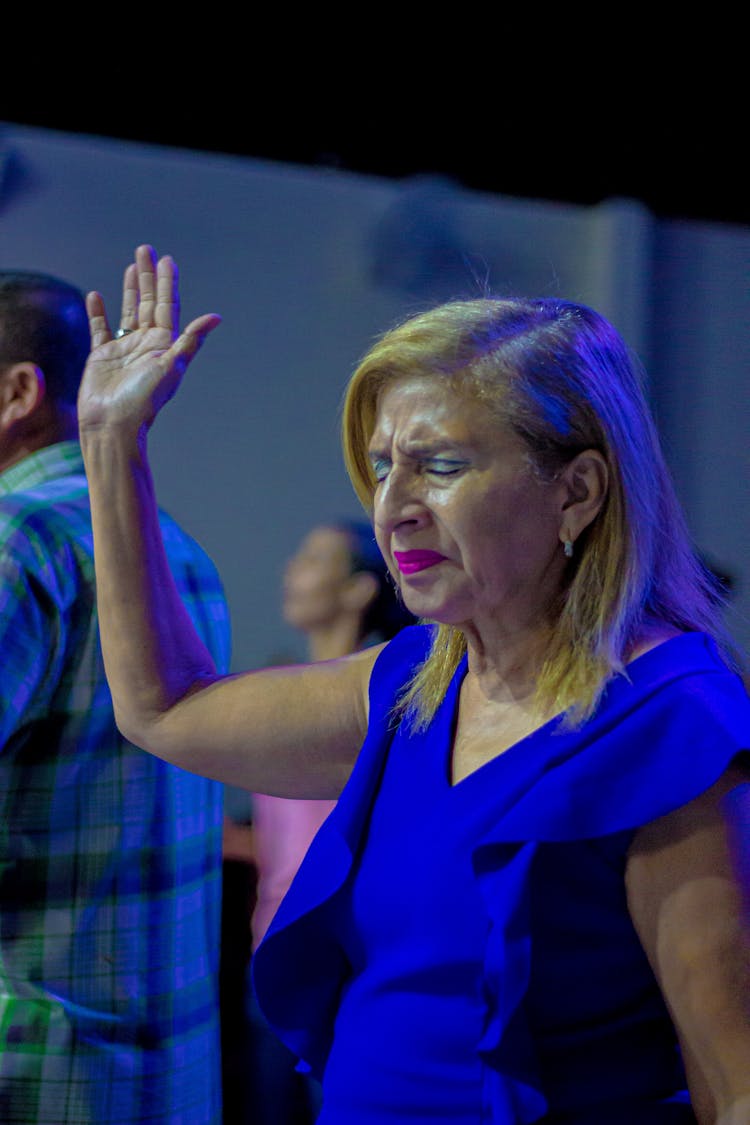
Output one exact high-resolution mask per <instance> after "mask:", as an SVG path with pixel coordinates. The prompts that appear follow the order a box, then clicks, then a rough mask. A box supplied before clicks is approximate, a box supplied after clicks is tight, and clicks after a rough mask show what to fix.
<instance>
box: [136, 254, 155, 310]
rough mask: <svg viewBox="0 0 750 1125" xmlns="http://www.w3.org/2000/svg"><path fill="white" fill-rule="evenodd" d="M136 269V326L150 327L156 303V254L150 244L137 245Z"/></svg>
mask: <svg viewBox="0 0 750 1125" xmlns="http://www.w3.org/2000/svg"><path fill="white" fill-rule="evenodd" d="M135 264H136V267H137V269H138V290H139V297H140V301H139V304H138V327H139V328H151V326H152V325H153V323H154V307H155V305H156V254H155V253H154V249H153V247H152V246H148V245H144V246H139V247H138V249H137V250H136V252H135Z"/></svg>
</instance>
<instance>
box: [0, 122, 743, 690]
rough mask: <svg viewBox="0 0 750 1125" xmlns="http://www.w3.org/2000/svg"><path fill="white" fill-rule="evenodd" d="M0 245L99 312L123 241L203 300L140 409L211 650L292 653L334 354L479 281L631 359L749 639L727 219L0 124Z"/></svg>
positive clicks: (193, 303)
mask: <svg viewBox="0 0 750 1125" xmlns="http://www.w3.org/2000/svg"><path fill="white" fill-rule="evenodd" d="M0 177H2V178H0V266H2V268H14V267H16V268H25V269H41V270H45V271H47V272H51V273H54V274H58V275H60V276H62V277H66V278H68V279H69V280H71V281H73V282H74V283H76V284H77V285H79V286H81V288H83V289H92V288H95V289H99V290H101V291H102V292H103V293H104V295H105V297H106V299H107V302H108V304H109V306H110V308H111V310H112V313H113V319H114V320H116V319H117V316H118V313H119V310H118V301H119V296H118V294H119V283H120V277H121V272H122V268H123V266H124V265H125V264H126V263H127V261H128V260H129V258H130V255H131V254H132V250H133V248H134V247H135V246H136V245H137V244H138V243H140V242H152V243H153V244H154V245H155V246H156V248H157V250H158V251H159V252H160V253H165V252H169V253H171V254H173V255H174V257H175V258H176V260H177V261H178V263H179V265H180V268H181V272H182V279H183V285H182V291H183V312H184V319H189V318H190V317H192V316H194V315H197V314H198V313H200V312H207V311H216V312H219V313H221V314H222V316H223V317H224V323H223V324H222V326H221V328H220V329H219V330H218V331H217V333H215V335H214V336H212V338H211V339H210V340H209V341H208V342H207V344H206V346H205V348H204V349H203V351H202V352H201V354H200V355H199V357H198V358H197V360H196V361H195V363H194V365H193V367H192V368H191V369H190V371H189V372H188V375H187V377H186V382H185V385H184V386H183V388H182V389H181V391H180V393H179V395H178V396H177V398H176V399H175V400H174V401H173V402H172V403H170V405H169V407H168V408H167V409H166V410H165V412H164V414H163V415H162V416H161V417H160V419H159V420H158V422H157V424H156V427H155V429H154V432H153V435H152V440H151V449H152V460H153V465H154V471H155V475H156V479H157V489H158V493H159V496H160V499H161V501H162V503H163V504H164V506H165V507H167V508H168V509H169V510H170V511H171V512H172V513H173V514H174V515H175V516H176V517H177V518H178V519H179V520H180V521H181V522H182V523H183V524H184V525H185V526H186V527H187V528H188V529H189V530H190V531H191V532H192V533H193V534H194V535H195V536H196V537H197V538H198V539H199V540H200V541H201V542H202V543H203V545H204V546H205V547H206V548H207V550H208V551H209V553H210V554H211V555H212V556H213V558H214V559H215V561H216V563H217V565H218V567H219V569H220V571H221V573H222V576H223V578H224V581H225V585H226V588H227V593H228V596H229V600H230V605H231V609H232V615H233V620H234V634H235V644H234V652H235V667H237V668H242V667H250V666H256V665H259V664H263V663H265V662H267V661H268V660H269V659H272V658H275V657H277V656H278V655H293V654H298V655H301V649H300V647H299V641H298V639H297V637H296V636H295V635H294V634H293V633H291V631H289V630H287V629H286V628H285V627H284V626H283V625H282V624H281V623H280V621H279V617H278V603H279V581H280V575H281V570H282V568H283V564H284V560H285V559H286V558H287V556H288V554H289V553H290V551H291V550H292V549H293V547H294V545H295V544H296V542H297V541H298V540H299V538H300V537H301V536H302V534H304V532H305V530H306V529H307V528H308V527H309V526H310V525H311V524H313V523H314V522H317V521H318V520H319V519H325V518H329V517H332V516H335V515H337V514H358V506H357V502H356V500H355V498H354V495H353V493H352V491H351V488H350V486H349V484H348V481H347V480H346V477H345V474H344V472H343V469H342V465H341V458H340V453H339V446H338V409H339V403H340V400H341V395H342V392H343V389H344V385H345V383H346V380H347V377H348V375H349V374H350V372H351V370H352V368H353V367H354V366H355V364H356V361H357V359H358V357H359V356H360V355H361V354H362V353H363V352H364V351H365V350H366V348H367V347H368V345H369V343H370V341H371V340H372V338H373V337H374V336H375V335H376V334H377V333H378V332H380V331H382V330H383V329H385V328H387V327H388V326H390V325H391V324H392V323H393V322H394V321H396V320H397V319H400V318H401V317H402V316H403V315H405V314H406V313H408V312H411V311H413V310H414V309H416V308H418V307H422V306H423V305H425V304H427V303H431V302H433V301H434V300H436V299H444V298H448V297H451V296H466V295H472V294H475V293H478V292H482V291H484V289H485V288H487V289H489V290H492V291H494V292H501V291H505V292H510V291H513V292H520V293H527V294H533V295H539V294H550V293H557V294H560V295H562V296H566V297H571V298H573V299H577V300H582V301H585V302H587V303H590V304H592V305H594V306H595V307H597V308H599V309H600V310H601V311H602V312H604V313H605V314H606V315H608V316H609V317H610V318H611V319H612V320H613V321H614V323H615V324H616V325H617V327H618V328H619V329H620V330H621V331H622V332H623V334H624V336H625V338H626V339H627V340H628V342H629V343H630V344H631V346H632V347H633V348H635V349H636V350H637V351H638V352H639V354H640V355H641V357H642V358H643V359H644V361H645V362H646V363H647V365H648V366H649V370H650V387H651V393H652V397H653V400H654V404H655V406H656V408H657V411H658V417H659V423H660V425H661V427H662V430H663V433H664V437H665V442H666V445H667V450H668V455H669V458H670V461H671V463H672V465H673V468H674V471H675V477H676V479H677V482H678V488H679V491H680V494H681V496H682V498H683V501H684V503H685V506H686V509H687V511H688V516H689V519H690V522H691V525H692V527H693V529H694V532H695V534H696V537H697V540H698V545H699V547H700V548H701V549H702V550H704V551H706V552H707V553H709V555H710V556H711V558H712V560H713V561H715V562H716V563H717V564H718V565H720V566H723V567H725V568H728V569H729V570H731V571H732V572H734V574H735V576H736V577H737V579H738V580H739V583H740V586H739V590H738V594H737V599H736V606H735V610H734V614H733V626H734V628H735V632H736V634H737V636H738V639H739V640H740V641H741V642H742V643H744V644H746V645H750V628H749V627H748V618H750V613H749V612H748V610H749V608H750V601H749V600H748V591H747V589H746V586H747V574H748V557H749V556H748V530H749V527H750V515H749V514H748V495H747V480H748V474H747V451H746V450H747V433H748V425H747V423H748V409H749V407H748V395H747V390H746V384H747V358H748V356H747V323H748V304H749V303H750V301H749V299H748V298H749V295H748V286H747V263H748V250H749V247H750V231H748V230H746V229H745V228H735V227H721V226H716V227H714V226H706V225H696V224H688V223H665V222H663V221H662V222H657V221H656V220H654V218H653V217H652V216H651V215H650V214H649V213H648V212H647V211H646V210H645V209H644V208H643V207H642V206H641V205H640V204H638V203H637V202H635V201H632V200H610V201H608V202H605V203H603V204H601V205H599V206H597V207H590V208H585V207H580V206H577V205H570V204H562V203H561V204H554V203H547V202H540V201H535V200H518V199H512V198H509V197H502V196H490V195H485V194H481V193H472V192H468V191H466V190H464V189H461V188H459V187H457V186H456V185H454V184H452V183H450V182H447V181H445V180H441V179H438V178H434V177H428V176H427V177H417V178H414V179H412V180H407V181H404V182H397V181H391V180H381V179H377V178H374V177H366V176H357V175H352V174H344V173H339V172H331V171H329V170H317V169H310V168H295V167H291V166H286V165H276V164H273V163H269V162H260V161H254V160H251V159H245V158H240V157H223V156H217V155H213V154H203V153H192V152H185V151H178V150H173V149H163V148H159V147H156V146H148V145H140V144H134V143H129V142H122V141H112V140H103V139H97V138H91V137H83V136H74V135H65V134H59V133H54V132H48V131H45V130H37V129H26V128H21V127H18V126H15V125H7V126H6V127H5V128H4V129H3V130H2V133H0Z"/></svg>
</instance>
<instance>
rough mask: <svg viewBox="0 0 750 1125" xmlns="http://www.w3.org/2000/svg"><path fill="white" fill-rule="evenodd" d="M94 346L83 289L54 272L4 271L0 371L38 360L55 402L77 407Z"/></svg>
mask: <svg viewBox="0 0 750 1125" xmlns="http://www.w3.org/2000/svg"><path fill="white" fill-rule="evenodd" d="M90 348H91V342H90V335H89V326H88V318H87V316H86V302H85V299H84V296H83V293H82V292H81V291H80V289H77V288H76V287H75V286H74V285H71V284H70V283H69V282H67V281H62V280H61V279H60V278H58V277H52V276H50V275H49V274H44V273H32V272H30V271H25V270H0V369H2V368H5V367H8V366H10V365H11V364H13V363H24V362H27V363H34V364H36V365H37V367H39V368H41V370H42V372H43V374H44V378H45V382H46V386H47V392H48V394H49V396H50V398H51V399H52V401H53V402H57V403H60V404H61V405H62V404H65V405H75V402H76V397H77V395H78V386H79V384H80V381H81V375H82V374H83V369H84V366H85V364H86V359H87V358H88V354H89V351H90Z"/></svg>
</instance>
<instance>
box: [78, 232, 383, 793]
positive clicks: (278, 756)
mask: <svg viewBox="0 0 750 1125" xmlns="http://www.w3.org/2000/svg"><path fill="white" fill-rule="evenodd" d="M87 304H88V310H89V318H90V324H91V339H92V352H91V355H90V357H89V360H88V363H87V365H86V370H85V372H84V377H83V380H82V384H81V390H80V395H79V407H78V409H79V427H80V436H81V446H82V449H83V455H84V460H85V464H86V472H87V476H88V481H89V491H90V496H91V511H92V521H93V529H94V555H95V564H96V580H97V603H98V609H99V619H100V628H101V637H102V649H103V653H104V661H105V666H106V671H107V678H108V680H109V684H110V687H111V690H112V697H113V700H114V706H115V713H116V716H117V721H118V724H119V726H120V728H121V729H122V731H123V732H124V733H125V734H126V736H127V737H128V738H130V739H131V740H132V741H133V742H135V743H136V744H137V745H139V746H142V747H144V749H146V750H149V751H150V752H151V753H153V754H156V755H157V756H158V757H162V758H165V759H166V760H168V761H171V762H174V763H175V764H177V765H180V766H182V767H184V768H186V769H188V770H191V771H193V772H195V773H201V774H205V775H206V776H209V777H214V778H217V779H219V780H221V781H225V782H231V783H233V784H236V785H241V786H245V787H246V788H248V789H251V790H255V791H257V792H270V793H276V794H280V795H284V796H292V797H300V796H306V797H336V796H338V794H339V792H340V791H341V788H342V786H343V784H344V782H345V780H346V777H347V776H348V773H349V771H350V770H351V767H352V764H353V761H354V758H355V757H356V753H357V751H358V749H359V746H360V745H361V742H362V739H363V737H364V734H365V731H366V725H367V686H368V682H369V674H370V670H371V668H372V665H373V663H374V659H375V657H376V655H377V651H376V650H368V651H367V652H365V653H361V654H357V655H355V656H353V657H347V658H344V659H342V660H340V661H331V662H329V663H326V664H320V665H315V666H307V667H302V668H281V669H267V670H264V671H261V672H256V673H250V674H247V675H243V676H233V677H226V678H221V677H219V676H217V673H216V670H215V668H214V666H213V663H212V661H211V657H210V656H209V654H208V652H207V651H206V649H205V647H204V645H203V644H202V642H201V640H200V638H199V637H198V635H197V634H196V632H195V630H194V628H193V626H192V623H191V621H190V618H189V616H188V614H187V611H186V610H185V608H184V607H183V604H182V602H181V600H180V597H179V595H178V593H177V590H176V588H175V586H174V583H173V581H172V577H171V573H170V569H169V564H168V561H167V557H166V554H165V552H164V548H163V544H162V540H161V533H160V530H159V522H158V516H157V507H156V500H155V496H154V487H153V481H152V477H151V472H150V469H149V465H148V460H147V456H146V435H147V432H148V429H149V427H150V425H151V423H152V422H153V420H154V418H155V417H156V414H157V413H158V411H159V410H160V409H161V407H162V406H163V405H164V403H166V402H167V401H168V400H169V399H170V398H171V397H172V395H173V394H174V393H175V391H176V390H177V388H178V386H179V383H180V380H181V378H182V375H183V373H184V371H185V369H186V367H187V366H188V364H189V363H190V360H191V359H192V358H193V356H194V355H195V353H196V352H197V350H198V348H199V347H200V346H201V344H202V343H203V340H204V339H205V337H206V336H207V335H208V333H209V332H210V331H212V330H213V328H215V327H216V325H217V324H218V323H219V318H218V317H216V316H213V315H208V316H204V317H200V318H198V319H197V320H194V321H193V322H192V323H191V324H190V325H188V327H187V328H186V329H185V330H184V331H183V332H182V334H181V335H178V321H179V301H178V289H177V271H176V268H175V265H174V263H173V262H172V260H171V259H170V258H163V259H161V260H160V261H159V262H158V263H157V262H156V260H155V256H154V253H153V251H152V249H151V248H150V247H148V246H141V247H139V248H138V250H137V251H136V261H135V263H134V264H133V265H131V266H129V267H128V269H127V271H126V273H125V279H124V286H123V304H122V317H121V327H122V328H125V329H127V330H128V332H127V334H126V335H124V336H122V337H121V338H117V339H115V338H113V336H112V333H111V331H110V328H109V325H108V323H107V317H106V313H105V309H104V305H103V302H102V299H101V297H100V296H99V294H96V293H93V294H89V297H88V301H87ZM199 464H200V458H199V456H197V465H198V467H199Z"/></svg>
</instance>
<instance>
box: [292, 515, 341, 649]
mask: <svg viewBox="0 0 750 1125" xmlns="http://www.w3.org/2000/svg"><path fill="white" fill-rule="evenodd" d="M351 566H352V561H351V552H350V549H349V543H348V541H347V536H346V534H345V532H343V531H340V530H339V529H338V528H334V527H316V528H314V529H313V530H312V531H311V532H310V533H309V534H308V535H307V536H306V537H305V538H304V539H303V540H302V542H301V543H300V545H299V547H298V548H297V551H296V552H295V554H294V555H293V556H292V558H291V559H290V560H289V562H288V563H287V565H286V569H285V572H284V585H283V615H284V620H285V621H286V622H287V623H288V624H289V625H293V626H294V627H295V628H296V629H301V630H303V631H305V632H307V631H309V630H310V629H314V628H316V627H320V626H325V625H330V624H331V623H332V622H333V621H335V620H336V618H337V617H338V615H339V614H340V612H341V604H342V602H341V594H342V591H343V589H344V587H345V585H346V583H347V581H348V579H349V577H350V575H351Z"/></svg>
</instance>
